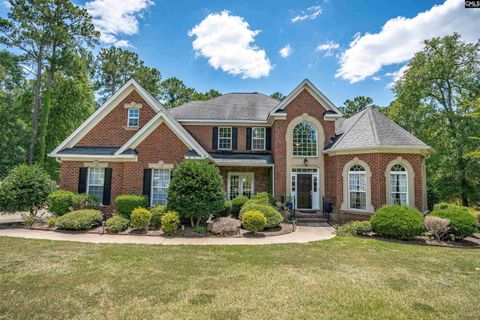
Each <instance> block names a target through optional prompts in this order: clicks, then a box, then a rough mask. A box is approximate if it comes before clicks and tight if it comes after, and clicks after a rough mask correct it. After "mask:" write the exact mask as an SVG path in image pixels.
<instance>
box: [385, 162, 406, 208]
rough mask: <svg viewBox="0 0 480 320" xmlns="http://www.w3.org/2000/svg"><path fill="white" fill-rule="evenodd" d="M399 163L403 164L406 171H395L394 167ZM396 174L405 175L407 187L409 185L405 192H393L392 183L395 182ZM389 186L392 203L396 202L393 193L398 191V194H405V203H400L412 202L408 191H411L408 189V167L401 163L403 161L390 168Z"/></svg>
mask: <svg viewBox="0 0 480 320" xmlns="http://www.w3.org/2000/svg"><path fill="white" fill-rule="evenodd" d="M397 165H398V166H402V167H403V169H405V171H393V168H394V167H395V166H397ZM394 175H397V176H400V175H403V176H405V183H406V187H407V190H406V191H405V192H392V184H393V176H394ZM388 187H389V190H390V192H389V194H390V202H391V203H392V204H394V202H393V201H392V195H393V194H394V193H395V194H397V193H398V194H405V203H401V204H400V205H409V203H410V202H409V200H410V199H409V198H408V191H409V190H408V188H409V186H408V169H407V168H406V167H405V166H404V165H403V164H401V163H396V164H394V165H393V166H392V168H391V169H390V185H389V186H388Z"/></svg>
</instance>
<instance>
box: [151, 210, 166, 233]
mask: <svg viewBox="0 0 480 320" xmlns="http://www.w3.org/2000/svg"><path fill="white" fill-rule="evenodd" d="M166 212H167V208H166V207H165V206H162V205H161V204H157V205H156V206H155V207H153V208H152V209H150V221H149V223H148V225H149V226H150V227H152V228H155V229H158V228H160V226H161V225H162V216H163V215H164V214H165V213H166Z"/></svg>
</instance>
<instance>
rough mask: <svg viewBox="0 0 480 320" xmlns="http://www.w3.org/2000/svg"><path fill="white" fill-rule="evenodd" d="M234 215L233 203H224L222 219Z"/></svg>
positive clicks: (227, 201) (226, 201)
mask: <svg viewBox="0 0 480 320" xmlns="http://www.w3.org/2000/svg"><path fill="white" fill-rule="evenodd" d="M231 213H232V201H229V200H225V202H224V203H223V211H222V212H221V215H219V216H220V217H228V216H229V215H230V214H231Z"/></svg>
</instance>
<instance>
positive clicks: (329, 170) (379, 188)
mask: <svg viewBox="0 0 480 320" xmlns="http://www.w3.org/2000/svg"><path fill="white" fill-rule="evenodd" d="M399 156H400V157H402V158H403V159H405V160H406V161H408V162H409V163H410V165H411V166H412V167H413V171H414V172H415V181H414V185H415V206H416V207H417V209H419V210H421V209H422V208H423V201H422V192H423V190H422V160H423V156H422V155H419V154H394V153H367V154H351V155H337V156H326V157H325V178H326V180H325V185H326V197H327V198H329V199H331V200H332V201H333V203H334V205H335V209H339V208H340V205H341V203H342V201H343V177H342V171H343V168H344V166H345V165H346V164H347V162H349V161H351V160H353V159H354V158H355V157H357V158H358V159H360V160H363V161H365V162H366V163H367V164H368V165H369V167H370V170H371V171H372V177H371V190H372V204H373V206H374V208H375V209H378V208H380V207H381V206H382V205H384V204H385V203H386V177H385V170H386V168H387V165H388V164H389V163H390V161H392V160H395V159H396V158H397V157H399Z"/></svg>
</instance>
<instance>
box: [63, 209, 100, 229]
mask: <svg viewBox="0 0 480 320" xmlns="http://www.w3.org/2000/svg"><path fill="white" fill-rule="evenodd" d="M102 218H103V217H102V213H101V212H100V211H98V210H91V209H87V210H78V211H72V212H69V213H67V214H64V215H63V216H61V217H60V218H58V220H57V228H58V229H63V230H90V229H92V228H93V227H95V226H98V225H99V224H100V223H101V222H102Z"/></svg>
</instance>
